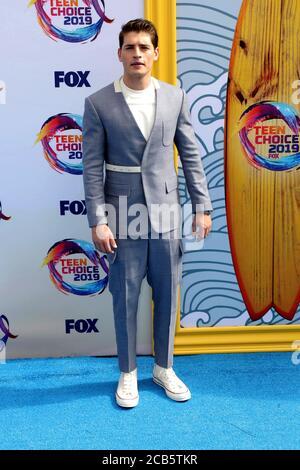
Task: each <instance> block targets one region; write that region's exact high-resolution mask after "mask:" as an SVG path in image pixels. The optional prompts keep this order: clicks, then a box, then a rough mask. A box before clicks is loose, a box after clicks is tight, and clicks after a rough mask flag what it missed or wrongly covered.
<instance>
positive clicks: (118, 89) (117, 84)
mask: <svg viewBox="0 0 300 470" xmlns="http://www.w3.org/2000/svg"><path fill="white" fill-rule="evenodd" d="M151 80H152V82H153V84H154V88H155V90H158V88H160V84H159V81H158V80H157V79H156V78H154V77H151ZM114 89H115V93H122V90H121V86H120V78H119V79H118V80H115V81H114Z"/></svg>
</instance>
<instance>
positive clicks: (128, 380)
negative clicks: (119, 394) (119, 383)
mask: <svg viewBox="0 0 300 470" xmlns="http://www.w3.org/2000/svg"><path fill="white" fill-rule="evenodd" d="M134 380H135V376H134V375H133V374H132V373H131V372H129V373H127V374H126V375H124V381H123V384H124V392H125V394H126V395H130V394H131V391H132V390H131V389H132V385H133V384H134Z"/></svg>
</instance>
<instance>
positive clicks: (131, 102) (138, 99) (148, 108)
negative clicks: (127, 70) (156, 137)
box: [120, 77, 156, 140]
mask: <svg viewBox="0 0 300 470" xmlns="http://www.w3.org/2000/svg"><path fill="white" fill-rule="evenodd" d="M120 87H121V90H122V93H123V95H124V98H125V100H126V102H127V104H128V106H129V108H130V111H131V112H132V114H133V117H134V119H135V120H136V123H137V125H138V126H139V128H140V130H141V132H142V134H143V136H144V137H145V139H146V140H148V139H149V136H150V133H151V130H152V127H153V124H154V118H155V100H156V95H155V86H154V83H153V80H152V79H151V82H150V85H149V86H148V87H147V88H145V89H144V90H132V89H131V88H128V86H126V85H125V83H124V81H123V77H122V78H121V79H120Z"/></svg>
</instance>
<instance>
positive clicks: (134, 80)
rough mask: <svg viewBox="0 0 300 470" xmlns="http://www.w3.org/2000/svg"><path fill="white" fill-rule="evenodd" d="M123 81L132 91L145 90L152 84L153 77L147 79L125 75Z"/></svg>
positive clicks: (147, 76)
mask: <svg viewBox="0 0 300 470" xmlns="http://www.w3.org/2000/svg"><path fill="white" fill-rule="evenodd" d="M123 81H124V83H125V85H126V86H127V87H128V88H131V89H132V90H145V89H146V88H148V86H149V85H150V83H151V75H146V76H145V77H130V76H128V75H123Z"/></svg>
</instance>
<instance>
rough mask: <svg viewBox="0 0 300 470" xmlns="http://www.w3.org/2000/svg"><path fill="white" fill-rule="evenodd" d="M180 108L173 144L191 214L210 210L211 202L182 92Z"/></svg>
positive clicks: (186, 100)
mask: <svg viewBox="0 0 300 470" xmlns="http://www.w3.org/2000/svg"><path fill="white" fill-rule="evenodd" d="M182 93H183V97H182V106H181V110H180V113H179V117H178V121H177V128H176V133H175V138H174V142H175V145H176V147H177V150H178V153H179V156H180V160H181V163H182V168H183V171H184V176H185V180H186V184H187V188H188V191H189V194H190V196H191V201H192V210H193V212H196V211H197V204H199V205H200V206H198V211H199V208H200V211H201V212H202V211H205V210H212V205H211V200H210V197H209V193H208V189H207V181H206V176H205V173H204V169H203V165H202V161H201V156H200V151H199V147H198V144H197V139H196V136H195V132H194V129H193V126H192V123H191V116H190V111H189V107H188V99H187V95H186V92H185V91H184V90H182Z"/></svg>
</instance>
